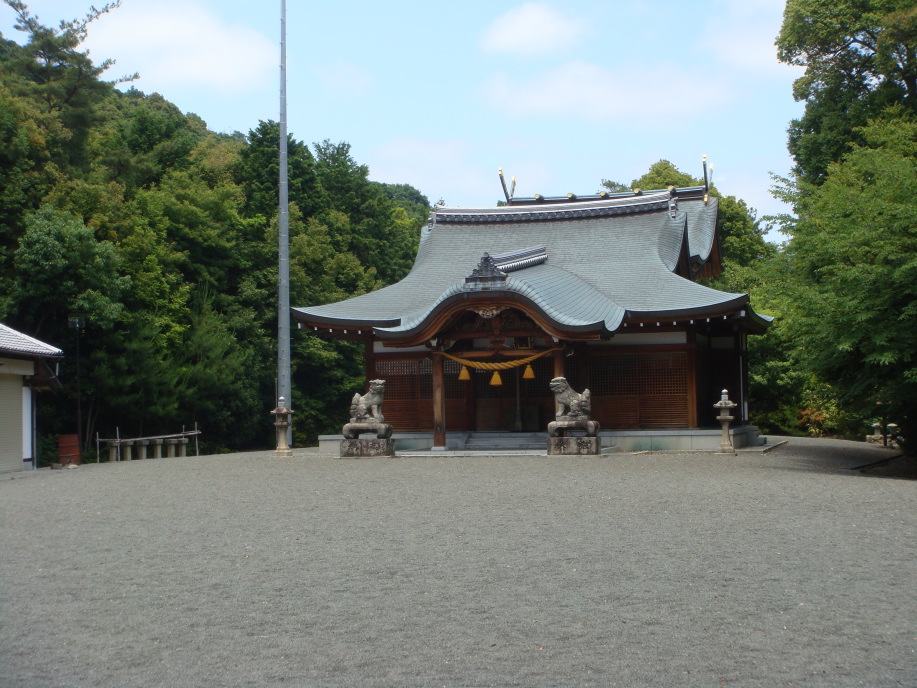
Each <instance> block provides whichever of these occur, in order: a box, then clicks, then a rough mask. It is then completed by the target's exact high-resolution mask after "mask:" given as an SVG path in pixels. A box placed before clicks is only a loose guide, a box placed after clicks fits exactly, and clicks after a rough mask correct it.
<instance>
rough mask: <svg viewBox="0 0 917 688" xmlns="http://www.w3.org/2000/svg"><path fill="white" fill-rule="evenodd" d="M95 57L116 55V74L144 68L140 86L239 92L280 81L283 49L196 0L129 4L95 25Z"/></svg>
mask: <svg viewBox="0 0 917 688" xmlns="http://www.w3.org/2000/svg"><path fill="white" fill-rule="evenodd" d="M87 46H88V47H89V48H90V49H91V50H92V54H93V56H94V59H96V60H100V59H103V58H105V57H107V56H116V57H117V60H118V64H117V65H116V66H115V67H114V68H113V70H112V72H113V74H112V76H118V75H121V74H123V73H127V72H134V71H137V72H140V80H139V81H138V82H136V83H137V86H138V88H140V89H141V90H145V91H162V92H165V93H169V92H171V91H172V90H173V89H176V88H179V89H181V88H193V89H199V90H200V89H203V90H208V91H212V92H217V93H221V94H233V95H236V94H240V93H246V92H250V91H253V90H257V89H260V88H261V87H262V86H263V85H264V83H265V81H277V79H278V77H277V76H276V72H277V65H278V63H279V61H280V48H279V45H277V44H276V43H275V42H274V41H272V40H270V39H268V38H267V37H266V36H265V35H264V34H262V33H260V32H258V31H256V30H254V29H251V28H249V27H246V26H244V25H238V24H235V25H231V24H228V23H226V22H225V21H224V20H223V19H221V18H219V17H217V16H216V15H214V14H213V13H211V12H210V11H208V10H207V9H205V8H204V7H203V6H201V5H197V4H195V3H194V2H176V0H164V1H163V2H157V3H155V4H152V5H139V6H137V5H130V4H125V6H124V7H122V8H121V9H119V10H118V11H117V12H116V13H114V14H112V15H111V16H110V17H106V18H105V20H104V21H102V20H100V21H99V23H98V24H97V25H95V26H94V27H93V30H92V32H91V33H90V36H89V39H88V40H87Z"/></svg>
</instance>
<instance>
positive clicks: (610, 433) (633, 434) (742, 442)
mask: <svg viewBox="0 0 917 688" xmlns="http://www.w3.org/2000/svg"><path fill="white" fill-rule="evenodd" d="M493 434H498V433H493ZM499 434H503V433H499ZM729 434H730V436H731V437H732V442H733V446H735V448H736V449H742V448H743V447H753V446H758V445H760V444H763V443H764V442H763V440H762V439H761V438H760V437H759V436H758V428H757V427H755V426H753V425H745V426H742V427H738V428H732V429H731V430H730V431H729ZM470 436H471V433H468V432H450V433H446V449H447V450H449V451H458V450H463V449H465V443H466V442H467V441H468V438H469V437H470ZM544 436H545V442H546V443H547V433H544ZM722 436H723V433H722V430H713V429H704V430H695V429H685V430H603V431H601V432H600V433H599V437H600V438H601V440H602V448H603V449H607V448H610V447H614V448H616V449H620V450H622V451H629V452H636V451H717V450H718V449H719V448H720V438H721V437H722ZM367 437H370V435H367ZM505 437H506V439H507V440H509V438H510V437H512V434H511V433H505ZM342 439H343V435H320V436H319V438H318V446H319V450H320V451H321V452H323V453H329V454H337V453H338V451H339V450H340V446H341V440H342ZM392 439H393V440H395V451H418V450H425V449H430V448H431V447H433V433H432V432H404V433H395V434H394V435H392Z"/></svg>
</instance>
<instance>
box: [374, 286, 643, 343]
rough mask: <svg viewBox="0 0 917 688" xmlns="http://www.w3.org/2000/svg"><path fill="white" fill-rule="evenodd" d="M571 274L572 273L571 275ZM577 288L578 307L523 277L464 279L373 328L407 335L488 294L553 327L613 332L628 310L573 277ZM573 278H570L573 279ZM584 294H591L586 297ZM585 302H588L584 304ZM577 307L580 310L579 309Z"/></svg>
mask: <svg viewBox="0 0 917 688" xmlns="http://www.w3.org/2000/svg"><path fill="white" fill-rule="evenodd" d="M571 277H572V276H571ZM573 280H575V282H577V283H578V284H575V285H574V286H575V287H576V291H577V292H578V293H579V297H580V298H579V299H577V303H578V305H579V306H580V308H579V309H565V308H564V304H562V303H557V302H555V303H551V302H550V301H549V300H548V299H546V298H544V297H543V296H542V295H541V294H540V293H539V291H538V289H536V288H535V287H533V286H532V285H531V284H529V283H528V282H527V281H525V280H521V279H509V280H507V281H506V282H505V283H503V286H502V288H500V289H488V290H477V289H473V290H469V289H465V285H464V284H463V283H456V284H454V285H453V286H452V287H451V288H449V289H448V290H446V291H445V292H443V294H442V295H441V296H440V297H439V298H438V299H437V300H436V302H435V303H433V304H432V305H431V306H430V307H429V308H425V309H423V310H421V311H418V312H416V313H415V314H413V315H412V316H410V317H406V318H404V319H403V320H402V322H401V323H399V324H398V325H395V326H389V327H376V328H374V332H375V333H376V335H377V336H378V337H379V338H380V339H405V338H410V337H413V336H417V335H419V334H420V333H421V332H423V330H424V329H425V328H426V327H428V326H429V325H430V323H431V322H432V321H433V320H435V319H436V317H437V316H439V315H440V314H442V313H443V312H445V311H448V310H450V309H451V308H452V307H453V306H455V305H456V304H459V303H462V302H463V301H475V300H479V299H481V298H486V299H487V300H488V301H492V300H494V299H497V300H499V299H505V300H507V301H511V302H516V303H519V304H520V305H523V306H525V307H527V309H528V310H530V311H532V312H534V313H537V314H538V316H539V318H540V319H541V320H543V322H544V323H545V324H547V325H548V326H549V327H551V328H552V329H554V330H558V331H561V332H571V333H582V334H585V333H589V332H602V331H605V332H614V331H615V330H616V329H617V328H618V327H619V326H620V324H621V323H622V322H623V320H624V315H625V310H624V308H622V307H621V306H619V305H618V304H616V303H614V302H613V301H611V300H610V299H608V298H606V297H605V296H603V295H602V294H600V293H599V292H597V291H596V290H595V289H593V288H592V287H590V286H589V285H587V284H586V283H585V282H582V281H581V280H578V279H576V278H575V277H574V278H573ZM573 280H570V281H573ZM584 296H586V297H591V298H586V299H585V300H584V298H583V297H584ZM584 302H585V306H583V304H584ZM576 310H579V311H580V312H579V313H577V312H576Z"/></svg>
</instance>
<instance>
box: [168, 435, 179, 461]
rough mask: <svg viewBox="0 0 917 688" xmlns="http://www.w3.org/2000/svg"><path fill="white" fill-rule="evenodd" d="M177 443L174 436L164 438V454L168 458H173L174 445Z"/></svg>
mask: <svg viewBox="0 0 917 688" xmlns="http://www.w3.org/2000/svg"><path fill="white" fill-rule="evenodd" d="M176 444H178V440H177V439H175V438H174V437H171V438H169V439H167V440H166V456H167V457H169V458H170V459H174V458H175V445H176Z"/></svg>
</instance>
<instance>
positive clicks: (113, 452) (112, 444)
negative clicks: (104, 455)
mask: <svg viewBox="0 0 917 688" xmlns="http://www.w3.org/2000/svg"><path fill="white" fill-rule="evenodd" d="M107 444H108V463H114V462H115V461H117V460H118V440H108V442H107Z"/></svg>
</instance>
